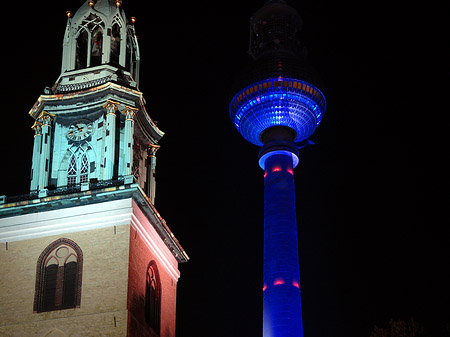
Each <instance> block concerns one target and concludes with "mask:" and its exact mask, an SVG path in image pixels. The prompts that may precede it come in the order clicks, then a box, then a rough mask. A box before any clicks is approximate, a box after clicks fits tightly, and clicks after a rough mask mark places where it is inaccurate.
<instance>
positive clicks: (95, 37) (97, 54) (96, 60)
mask: <svg viewBox="0 0 450 337" xmlns="http://www.w3.org/2000/svg"><path fill="white" fill-rule="evenodd" d="M102 47H103V30H102V28H101V27H97V28H96V29H95V30H94V31H93V32H92V39H91V66H99V65H100V64H102Z"/></svg>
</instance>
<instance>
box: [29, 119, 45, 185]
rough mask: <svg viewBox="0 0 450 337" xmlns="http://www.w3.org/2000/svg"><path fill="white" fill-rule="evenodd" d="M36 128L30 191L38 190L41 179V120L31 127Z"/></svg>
mask: <svg viewBox="0 0 450 337" xmlns="http://www.w3.org/2000/svg"><path fill="white" fill-rule="evenodd" d="M31 128H32V129H34V145H33V160H32V163H31V184H30V192H35V191H37V190H38V180H39V167H40V165H39V160H40V157H41V146H42V124H41V123H39V122H37V121H36V122H34V124H33V126H32V127H31Z"/></svg>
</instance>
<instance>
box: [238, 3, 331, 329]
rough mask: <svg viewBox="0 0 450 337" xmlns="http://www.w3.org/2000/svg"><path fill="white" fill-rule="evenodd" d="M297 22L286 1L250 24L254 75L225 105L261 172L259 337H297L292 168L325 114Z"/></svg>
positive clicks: (299, 310)
mask: <svg viewBox="0 0 450 337" xmlns="http://www.w3.org/2000/svg"><path fill="white" fill-rule="evenodd" d="M301 24H302V21H301V18H300V16H299V14H298V13H297V12H296V11H295V9H293V8H292V7H290V6H288V5H287V4H286V2H285V1H283V0H269V1H266V3H265V5H264V6H263V7H262V8H261V9H260V10H259V11H257V12H256V13H255V14H254V15H253V16H252V18H251V19H250V46H249V53H250V55H251V56H252V57H253V59H254V64H253V66H252V69H251V70H252V71H251V74H250V75H249V79H248V80H247V81H246V82H247V83H245V84H244V85H242V86H241V87H243V88H242V89H240V90H237V92H236V93H235V95H234V96H233V98H232V100H231V103H230V110H229V112H230V118H231V120H232V122H233V124H234V125H235V127H236V129H237V130H238V131H239V133H240V134H241V135H242V136H243V137H244V138H245V139H246V140H247V141H249V142H250V143H253V144H255V145H258V146H261V148H260V151H259V165H260V166H261V168H262V169H263V170H264V282H263V336H264V337H302V336H303V324H302V307H301V296H300V285H301V283H300V275H299V261H298V243H297V219H296V209H295V186H294V171H293V170H294V168H295V167H296V166H297V164H298V149H299V148H301V147H302V146H304V144H305V143H306V142H308V138H309V137H310V136H311V135H312V134H313V133H314V131H315V130H316V128H317V127H318V125H319V124H320V122H321V120H322V118H323V115H324V113H325V110H326V100H325V96H324V95H323V93H322V92H321V91H320V90H319V89H318V88H317V87H316V86H315V85H314V84H313V82H314V81H315V80H314V76H311V73H312V70H311V68H310V67H309V66H308V65H307V63H306V59H305V57H304V55H305V52H304V48H303V46H301V44H300V41H299V40H298V39H297V33H298V32H299V31H300V28H301Z"/></svg>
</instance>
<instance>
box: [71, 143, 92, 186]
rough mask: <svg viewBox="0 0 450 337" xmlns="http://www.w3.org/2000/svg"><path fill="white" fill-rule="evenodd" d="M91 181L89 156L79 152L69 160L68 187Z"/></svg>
mask: <svg viewBox="0 0 450 337" xmlns="http://www.w3.org/2000/svg"><path fill="white" fill-rule="evenodd" d="M88 181H89V160H88V157H87V154H86V153H85V152H84V151H82V150H77V151H76V152H75V153H74V154H72V156H71V157H70V159H69V166H68V167H67V186H74V185H76V184H79V183H87V182H88Z"/></svg>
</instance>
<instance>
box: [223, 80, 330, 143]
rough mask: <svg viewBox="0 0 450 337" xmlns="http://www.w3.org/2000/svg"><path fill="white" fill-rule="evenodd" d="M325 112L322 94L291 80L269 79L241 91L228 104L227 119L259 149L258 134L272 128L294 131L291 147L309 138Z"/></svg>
mask: <svg viewBox="0 0 450 337" xmlns="http://www.w3.org/2000/svg"><path fill="white" fill-rule="evenodd" d="M325 110H326V100H325V96H324V95H323V93H322V92H321V91H320V90H319V89H318V88H316V87H315V86H314V85H312V84H311V83H308V82H305V81H302V80H298V79H294V78H285V77H279V78H269V79H265V80H261V81H258V82H254V83H252V84H251V85H249V86H247V87H245V88H243V89H241V90H240V91H238V93H237V94H236V95H235V96H234V97H233V99H232V100H231V103H230V111H229V112H230V117H231V120H232V122H233V124H234V125H235V126H236V128H237V130H238V131H239V133H240V134H241V135H242V136H243V137H244V138H245V139H246V140H247V141H249V142H250V143H252V144H255V145H259V146H262V145H264V144H263V141H262V139H261V134H262V133H263V132H264V130H266V129H268V128H270V127H273V126H286V127H289V128H291V129H292V130H294V131H295V133H296V137H295V139H294V143H300V142H302V141H304V140H306V139H308V137H310V136H311V135H312V134H313V133H314V131H315V129H316V128H317V126H318V125H319V124H320V122H321V120H322V117H323V114H324V113H325Z"/></svg>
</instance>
